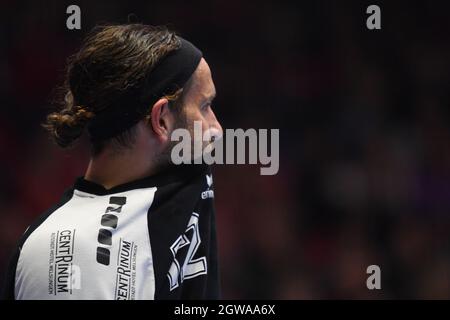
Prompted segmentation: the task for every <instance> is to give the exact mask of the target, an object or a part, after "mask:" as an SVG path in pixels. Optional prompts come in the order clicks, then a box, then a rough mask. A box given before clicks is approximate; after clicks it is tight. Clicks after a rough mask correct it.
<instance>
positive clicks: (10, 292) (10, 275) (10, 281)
mask: <svg viewBox="0 0 450 320" xmlns="http://www.w3.org/2000/svg"><path fill="white" fill-rule="evenodd" d="M72 196H73V188H70V189H68V190H66V191H65V192H64V194H63V196H62V197H61V199H60V200H59V202H58V203H57V204H55V205H54V206H52V207H51V208H49V209H48V210H47V211H45V212H44V213H43V214H42V215H41V216H40V217H39V218H38V219H37V220H36V221H35V222H33V224H31V225H30V226H29V227H28V229H27V230H26V231H25V233H24V234H23V235H22V237H21V238H20V240H19V241H18V243H17V246H16V248H15V250H14V252H13V254H12V257H11V260H10V263H9V266H8V270H7V272H6V278H5V282H4V288H3V290H2V292H1V299H2V300H15V294H14V288H15V281H16V268H17V261H18V260H19V256H20V250H21V249H22V246H23V244H24V243H25V241H26V240H27V239H28V237H29V236H30V234H31V233H32V232H33V231H34V230H36V229H37V228H38V227H39V226H40V225H41V224H42V223H43V222H44V221H45V220H46V219H47V218H48V217H49V216H50V215H51V214H52V213H53V212H55V211H56V210H58V208H60V207H61V206H63V205H64V204H65V203H67V202H68V201H69V200H70V199H71V198H72Z"/></svg>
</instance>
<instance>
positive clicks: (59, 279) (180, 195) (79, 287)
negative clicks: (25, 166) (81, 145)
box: [5, 165, 219, 300]
mask: <svg viewBox="0 0 450 320" xmlns="http://www.w3.org/2000/svg"><path fill="white" fill-rule="evenodd" d="M212 183H213V180H212V175H211V171H210V168H209V167H207V166H203V165H202V166H200V165H192V166H187V165H184V166H173V167H171V169H170V170H167V171H165V173H162V174H158V175H156V176H153V177H148V178H144V179H140V180H136V181H133V182H130V183H126V184H123V185H120V186H116V187H114V188H112V189H105V188H104V187H103V186H101V185H98V184H96V183H93V182H90V181H87V180H85V179H84V178H82V177H81V178H78V179H77V180H76V182H75V184H74V186H73V187H72V188H70V189H69V190H67V191H66V192H65V193H64V195H63V197H62V198H61V201H60V202H59V203H58V204H57V205H55V206H54V207H53V208H51V209H49V210H48V211H47V212H46V213H45V214H44V215H43V216H41V217H40V218H39V220H38V221H37V222H36V223H34V224H33V225H32V226H30V227H29V228H28V230H27V231H26V232H25V234H24V235H23V237H22V239H21V240H20V242H19V244H18V248H17V250H16V253H15V256H14V258H13V260H12V263H11V266H10V270H9V272H8V276H7V287H6V290H5V298H7V299H129V300H132V299H217V298H219V276H218V261H217V243H216V228H215V210H214V203H213V201H214V191H213V186H212ZM37 192H38V191H37Z"/></svg>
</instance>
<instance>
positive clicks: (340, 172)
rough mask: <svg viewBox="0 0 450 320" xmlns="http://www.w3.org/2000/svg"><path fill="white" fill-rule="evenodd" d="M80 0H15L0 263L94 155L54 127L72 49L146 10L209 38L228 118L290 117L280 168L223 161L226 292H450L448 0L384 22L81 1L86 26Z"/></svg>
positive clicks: (349, 8) (238, 6)
mask: <svg viewBox="0 0 450 320" xmlns="http://www.w3.org/2000/svg"><path fill="white" fill-rule="evenodd" d="M70 4H72V3H71V2H68V1H33V2H31V1H29V2H26V1H19V2H15V1H12V0H9V1H3V2H2V4H1V6H2V9H1V10H0V19H1V20H0V103H1V109H0V110H1V111H0V113H1V117H0V154H1V155H2V156H1V159H0V161H1V162H0V163H1V165H0V177H1V179H0V204H1V206H2V208H1V212H0V275H3V274H4V272H5V269H6V265H7V261H8V259H9V255H10V254H11V252H12V249H13V248H14V246H15V243H16V241H17V239H19V237H20V236H21V234H22V233H23V232H24V231H25V229H26V228H27V226H28V225H29V224H30V223H31V222H32V221H33V220H34V219H35V218H36V217H37V216H39V215H40V214H41V213H42V212H43V211H44V210H45V209H47V208H48V207H49V206H50V205H52V204H53V203H54V202H55V201H57V200H58V199H59V197H60V196H61V194H62V192H63V191H64V190H65V189H66V188H67V187H69V186H71V184H72V183H73V180H74V179H75V178H76V177H77V176H80V175H83V174H84V170H85V167H86V164H87V162H88V159H89V149H88V145H87V139H84V140H83V141H82V142H81V143H79V144H78V145H77V146H76V147H74V148H73V149H70V150H64V151H63V150H60V149H58V148H57V147H56V146H55V145H54V144H53V143H52V141H50V139H49V138H48V137H47V135H46V134H45V132H44V130H43V129H42V128H41V126H40V123H41V122H42V121H43V119H44V117H45V115H46V113H47V112H48V111H49V110H51V97H52V93H53V89H54V88H55V87H56V86H57V85H58V84H60V83H61V80H62V76H63V70H64V64H65V59H66V58H67V57H68V55H70V53H72V52H74V50H75V49H76V48H77V46H78V45H79V44H80V41H81V39H82V37H83V35H84V34H85V33H86V32H87V31H89V30H90V29H91V28H92V27H93V26H94V25H95V24H97V23H101V22H122V23H125V22H127V21H139V22H144V23H147V24H169V26H170V27H172V28H173V29H175V30H177V31H179V33H180V34H181V35H183V36H185V37H186V38H188V39H190V40H191V41H192V42H194V43H195V44H196V45H197V46H198V47H200V48H201V49H202V50H203V52H204V54H205V58H206V60H207V61H208V62H209V64H210V66H211V68H212V72H213V78H214V80H215V83H216V87H217V92H218V96H217V99H216V103H215V106H213V108H214V110H215V112H216V115H217V116H218V117H219V119H220V120H221V122H222V126H223V127H224V128H243V129H247V128H256V129H258V128H267V129H270V128H278V129H280V171H279V173H278V174H277V175H275V176H261V175H259V166H257V165H216V166H215V167H214V169H213V172H214V184H215V194H216V209H217V219H218V233H219V234H218V236H219V248H220V252H219V253H220V267H221V274H222V288H223V297H224V298H227V299H229V298H233V299H259V298H263V299H264V298H268V299H319V298H323V299H328V298H338V299H341V298H351V299H368V298H375V299H390V298H394V299H396V298H425V299H430V298H446V299H450V237H449V232H450V108H449V104H450V101H449V83H450V79H449V78H450V72H449V70H450V68H449V67H450V66H449V63H450V59H449V56H450V46H449V41H448V30H449V29H450V28H449V26H448V18H447V17H446V14H447V13H448V5H447V6H445V5H444V2H442V3H440V2H438V1H436V2H425V1H422V2H418V3H415V2H403V3H402V1H399V2H396V4H394V3H389V4H388V3H384V2H380V4H379V5H380V7H381V12H382V29H381V30H374V31H371V30H368V29H367V28H366V24H365V23H366V18H367V17H368V15H367V14H366V12H365V9H366V7H367V5H368V4H364V3H363V2H346V3H345V4H343V3H341V2H339V3H338V2H337V1H325V0H320V1H303V2H292V3H290V2H275V1H273V2H269V1H248V2H241V1H229V0H220V1H208V2H204V3H203V4H198V5H195V6H194V4H193V3H191V2H186V1H158V2H156V1H141V2H132V1H131V2H125V1H123V2H118V1H115V2H114V3H112V2H111V1H96V2H95V4H94V3H93V2H88V1H78V2H77V4H78V5H79V6H80V8H81V13H82V30H81V31H69V30H67V29H66V27H65V19H66V17H67V15H66V13H65V9H66V7H67V6H68V5H70ZM129 13H135V15H128V14H129ZM369 265H378V266H379V267H380V269H381V286H382V288H381V289H380V290H368V289H367V287H366V279H367V278H368V276H369V275H368V274H367V273H366V270H367V267H368V266H369ZM0 281H1V280H0ZM0 285H1V282H0Z"/></svg>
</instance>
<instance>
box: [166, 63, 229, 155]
mask: <svg viewBox="0 0 450 320" xmlns="http://www.w3.org/2000/svg"><path fill="white" fill-rule="evenodd" d="M215 96H216V88H215V86H214V82H213V80H212V77H211V70H210V69H209V66H208V64H207V63H206V61H205V59H203V58H202V59H201V60H200V63H199V65H198V67H197V69H196V70H195V72H194V73H193V74H192V77H191V79H190V80H189V85H188V87H186V88H185V91H184V92H183V98H182V99H183V101H182V103H181V105H180V106H179V107H181V108H182V110H181V111H174V114H175V119H174V120H175V126H174V129H173V130H176V129H179V128H183V129H187V130H188V131H189V133H190V136H191V138H192V141H191V152H192V156H193V158H192V159H194V154H193V153H194V147H193V145H194V143H195V141H194V138H195V140H203V139H202V138H203V135H205V140H206V141H202V142H201V145H202V150H205V148H206V147H207V146H208V145H210V144H211V143H212V141H213V139H217V138H219V137H221V136H222V134H223V130H222V126H221V125H220V123H219V121H218V120H217V118H216V115H215V114H214V111H213V110H212V101H213V100H214V98H215ZM194 122H197V123H201V129H202V132H201V136H200V137H199V136H196V135H194ZM172 133H173V131H172ZM205 133H206V134H205ZM207 137H209V139H206V138H207ZM177 143H178V142H177V141H171V142H169V143H168V145H167V147H166V148H165V150H164V151H163V152H162V154H161V157H160V162H162V163H167V162H171V161H170V154H171V150H172V148H173V147H174V146H175V145H176V144H177Z"/></svg>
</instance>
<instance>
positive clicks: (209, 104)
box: [202, 103, 211, 110]
mask: <svg viewBox="0 0 450 320" xmlns="http://www.w3.org/2000/svg"><path fill="white" fill-rule="evenodd" d="M210 107H211V103H206V104H204V105H203V107H202V109H203V110H208V108H210Z"/></svg>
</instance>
